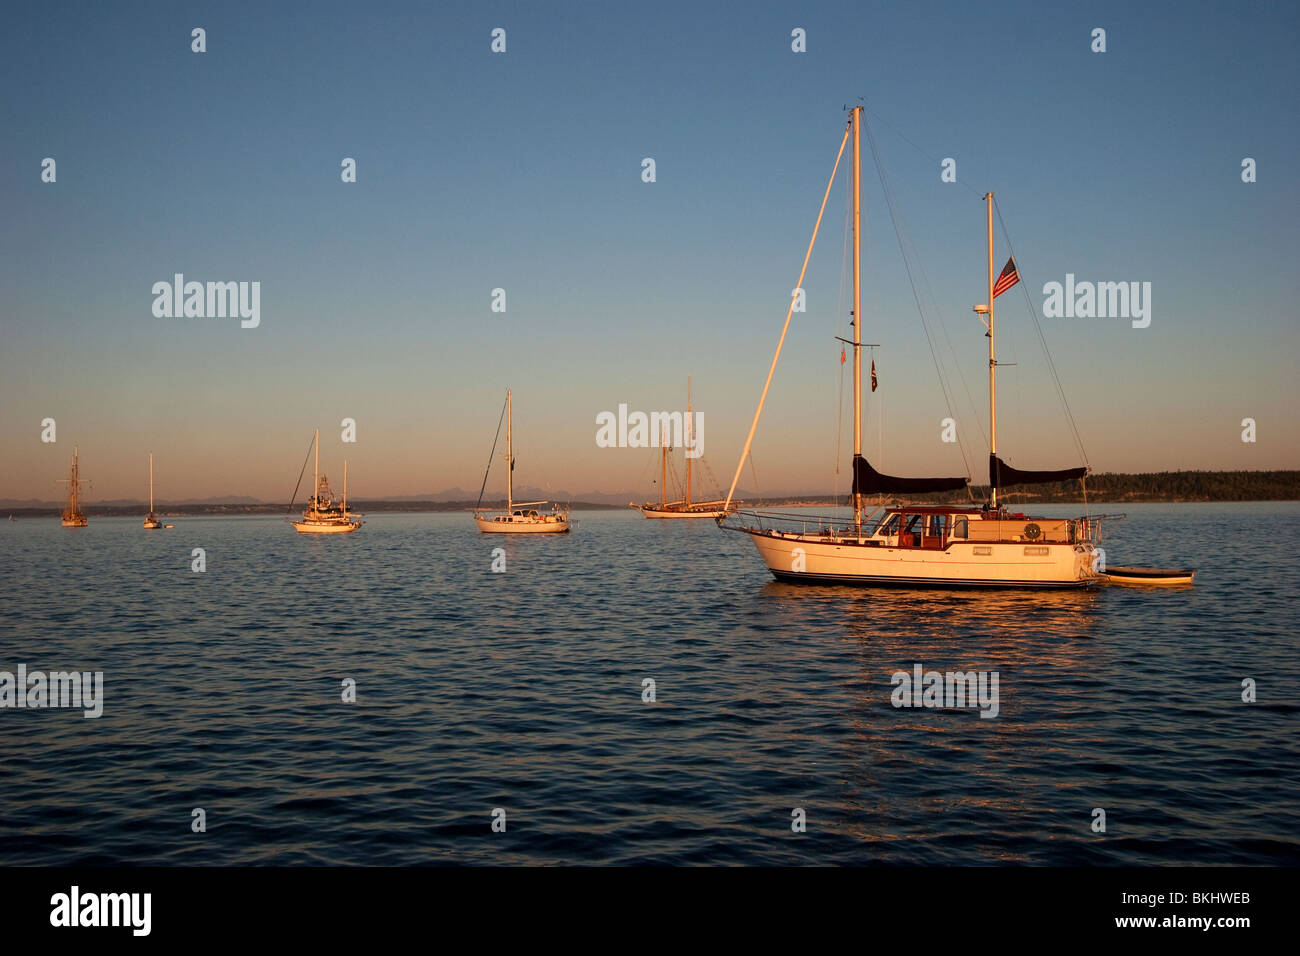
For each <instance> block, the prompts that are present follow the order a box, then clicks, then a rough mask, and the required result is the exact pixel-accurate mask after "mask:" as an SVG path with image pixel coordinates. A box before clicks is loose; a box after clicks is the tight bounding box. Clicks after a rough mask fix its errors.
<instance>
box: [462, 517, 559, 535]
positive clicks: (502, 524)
mask: <svg viewBox="0 0 1300 956" xmlns="http://www.w3.org/2000/svg"><path fill="white" fill-rule="evenodd" d="M474 523H475V524H476V525H478V529H479V530H480V531H482V532H484V533H485V534H564V533H565V532H567V531H568V530H569V518H568V515H561V514H549V515H540V514H539V515H519V514H496V515H493V514H489V513H482V512H476V513H475V515H474Z"/></svg>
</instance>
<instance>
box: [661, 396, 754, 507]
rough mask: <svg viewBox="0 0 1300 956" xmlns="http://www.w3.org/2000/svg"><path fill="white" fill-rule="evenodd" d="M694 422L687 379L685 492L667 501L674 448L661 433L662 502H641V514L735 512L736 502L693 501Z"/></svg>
mask: <svg viewBox="0 0 1300 956" xmlns="http://www.w3.org/2000/svg"><path fill="white" fill-rule="evenodd" d="M694 425H695V413H694V409H693V408H692V407H691V381H690V379H689V378H688V379H687V380H686V419H685V422H684V423H683V426H682V431H683V436H682V437H683V438H684V441H683V442H682V444H683V449H684V452H685V454H684V455H683V457H684V458H685V460H686V488H685V494H684V495H683V497H682V498H680V499H679V500H677V501H669V500H668V453H669V452H670V451H671V450H672V449H671V448H670V447H669V444H668V440H667V436H666V435H664V436H661V437H660V440H659V501H658V502H657V503H656V502H651V501H647V502H646V503H645V504H643V505H641V514H643V515H644V516H645V517H647V518H721V517H723V516H724V515H726V514H728V513H729V512H730V511H735V510H736V507H735V505H728V506H726V507H724V502H723V500H722V499H721V498H717V499H715V500H713V501H692V500H691V477H692V468H691V462H692V458H693V457H699V453H698V450H697V449H696V447H695V443H694V442H693V441H692V438H693V436H692V434H691V430H692V429H693V428H694Z"/></svg>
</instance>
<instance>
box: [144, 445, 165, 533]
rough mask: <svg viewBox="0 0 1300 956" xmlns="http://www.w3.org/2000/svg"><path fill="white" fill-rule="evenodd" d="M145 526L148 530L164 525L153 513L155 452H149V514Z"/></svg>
mask: <svg viewBox="0 0 1300 956" xmlns="http://www.w3.org/2000/svg"><path fill="white" fill-rule="evenodd" d="M144 527H145V530H147V531H153V530H155V529H157V528H161V527H162V522H161V521H159V520H158V518H157V516H155V515H154V513H153V452H149V514H148V516H147V517H146V518H145V519H144Z"/></svg>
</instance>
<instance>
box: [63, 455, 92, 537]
mask: <svg viewBox="0 0 1300 956" xmlns="http://www.w3.org/2000/svg"><path fill="white" fill-rule="evenodd" d="M89 480H90V479H89V478H82V477H81V470H80V469H79V467H78V465H77V446H76V445H73V446H72V472H71V473H70V475H69V476H68V477H67V478H60V479H59V481H66V482H67V483H68V506H67V507H66V508H64V509H63V527H65V528H84V527H85V526H86V525H87V524H89V522H88V521H87V520H86V516H85V514H84V513H83V512H82V510H81V483H82V482H83V481H89Z"/></svg>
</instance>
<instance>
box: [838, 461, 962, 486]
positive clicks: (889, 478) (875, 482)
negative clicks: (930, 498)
mask: <svg viewBox="0 0 1300 956" xmlns="http://www.w3.org/2000/svg"><path fill="white" fill-rule="evenodd" d="M969 482H970V479H968V478H896V477H894V476H893V475H882V474H881V473H880V472H878V471H876V469H874V468H872V467H871V464H870V462H868V461H867V460H866V459H865V458H863V457H862V456H861V455H854V456H853V493H854V494H855V495H909V494H910V495H923V494H926V493H928V492H931V491H959V490H961V489H962V488H965V487H966V485H967V484H969Z"/></svg>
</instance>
